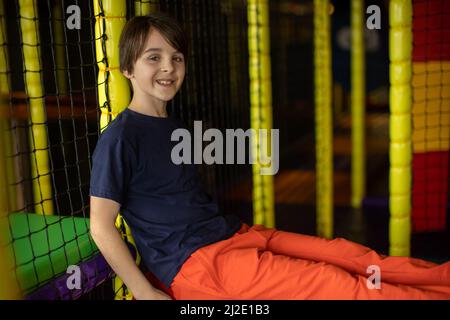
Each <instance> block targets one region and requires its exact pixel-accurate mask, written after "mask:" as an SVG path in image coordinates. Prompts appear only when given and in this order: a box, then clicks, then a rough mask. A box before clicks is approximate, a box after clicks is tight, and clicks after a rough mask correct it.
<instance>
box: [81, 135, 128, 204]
mask: <svg viewBox="0 0 450 320" xmlns="http://www.w3.org/2000/svg"><path fill="white" fill-rule="evenodd" d="M130 149H131V148H130V146H129V145H128V144H127V142H126V141H124V140H123V139H122V138H117V139H99V141H98V143H97V146H96V147H95V150H94V154H93V156H92V172H91V180H90V195H91V196H94V197H100V198H108V199H111V200H114V201H116V202H118V203H120V204H123V202H124V199H125V195H126V192H127V189H128V185H129V183H130V180H131V169H132V163H133V159H132V155H133V152H132V150H130Z"/></svg>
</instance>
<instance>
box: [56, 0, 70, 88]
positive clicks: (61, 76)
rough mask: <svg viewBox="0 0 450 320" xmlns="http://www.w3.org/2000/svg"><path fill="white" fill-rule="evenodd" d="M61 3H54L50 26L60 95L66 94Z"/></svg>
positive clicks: (63, 25) (63, 24)
mask: <svg viewBox="0 0 450 320" xmlns="http://www.w3.org/2000/svg"><path fill="white" fill-rule="evenodd" d="M62 10H63V8H62V5H61V2H59V1H55V4H54V5H53V10H52V18H53V19H52V22H53V24H52V26H53V35H54V37H53V41H54V43H53V46H54V51H55V64H56V79H57V83H58V93H59V94H60V95H65V94H67V79H66V70H65V69H66V59H65V54H66V52H65V48H66V47H65V45H64V28H65V27H66V26H65V23H64V21H63V14H62Z"/></svg>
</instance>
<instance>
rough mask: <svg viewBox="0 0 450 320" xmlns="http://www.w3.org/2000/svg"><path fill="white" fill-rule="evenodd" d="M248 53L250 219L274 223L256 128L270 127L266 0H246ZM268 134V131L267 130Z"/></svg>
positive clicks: (265, 142) (267, 142)
mask: <svg viewBox="0 0 450 320" xmlns="http://www.w3.org/2000/svg"><path fill="white" fill-rule="evenodd" d="M247 19H248V53H249V75H250V124H251V128H252V129H255V131H254V132H255V133H256V134H254V135H252V139H251V141H252V143H251V148H252V154H253V156H254V160H255V161H254V164H253V223H254V224H263V225H265V226H267V227H274V226H275V216H274V188H273V176H272V175H262V174H261V168H262V167H263V165H262V164H261V163H260V161H259V160H260V159H259V157H258V155H259V154H260V148H261V146H264V147H267V146H270V145H271V143H270V138H269V139H267V140H266V139H261V140H260V137H259V134H258V131H259V130H260V129H266V130H268V131H267V132H269V130H270V129H271V128H272V81H271V65H270V29H269V7H268V1H267V0H248V1H247ZM268 137H270V134H268Z"/></svg>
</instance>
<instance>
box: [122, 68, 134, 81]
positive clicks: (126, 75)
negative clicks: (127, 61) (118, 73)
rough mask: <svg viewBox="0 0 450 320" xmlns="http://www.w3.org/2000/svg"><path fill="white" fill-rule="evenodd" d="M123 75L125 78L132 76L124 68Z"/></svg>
mask: <svg viewBox="0 0 450 320" xmlns="http://www.w3.org/2000/svg"><path fill="white" fill-rule="evenodd" d="M123 75H124V76H125V78H127V79H131V78H133V77H134V76H133V75H132V74H130V73H129V72H128V70H125V71H124V72H123Z"/></svg>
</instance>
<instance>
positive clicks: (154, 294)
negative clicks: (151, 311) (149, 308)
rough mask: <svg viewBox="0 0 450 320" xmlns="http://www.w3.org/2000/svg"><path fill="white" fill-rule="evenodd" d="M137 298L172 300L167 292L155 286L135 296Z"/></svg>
mask: <svg viewBox="0 0 450 320" xmlns="http://www.w3.org/2000/svg"><path fill="white" fill-rule="evenodd" d="M134 298H135V299H136V300H172V298H171V297H170V296H169V295H167V294H166V293H165V292H163V291H161V290H158V289H156V288H153V289H151V290H147V291H146V292H143V293H142V294H140V295H137V296H135V297H134Z"/></svg>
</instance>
